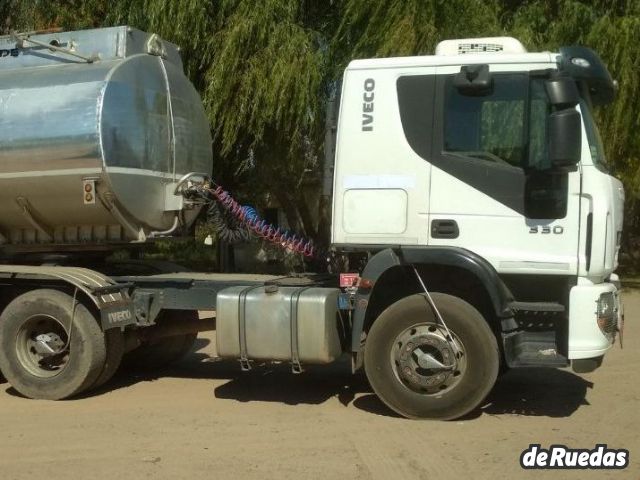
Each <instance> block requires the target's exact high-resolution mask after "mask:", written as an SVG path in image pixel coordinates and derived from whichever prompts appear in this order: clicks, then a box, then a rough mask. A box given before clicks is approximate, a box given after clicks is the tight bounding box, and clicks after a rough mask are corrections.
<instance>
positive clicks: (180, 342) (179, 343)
mask: <svg viewBox="0 0 640 480" xmlns="http://www.w3.org/2000/svg"><path fill="white" fill-rule="evenodd" d="M178 316H180V317H182V318H183V319H184V320H186V321H188V320H191V319H194V318H195V319H197V317H198V312H197V311H182V310H175V311H172V310H166V311H163V312H161V313H160V316H159V318H158V319H157V320H156V323H157V324H158V325H160V324H162V322H164V321H168V320H172V319H175V318H176V317H178ZM149 328H154V327H149ZM197 338H198V334H197V333H188V334H184V335H174V336H171V337H163V338H160V339H158V340H155V341H153V342H146V343H143V344H142V345H140V346H139V347H138V348H136V349H135V350H133V351H131V352H129V353H127V354H126V355H125V358H124V360H123V363H124V364H125V365H126V368H127V369H129V370H143V371H144V370H157V369H159V368H164V367H167V366H169V365H171V364H173V363H175V362H178V361H179V360H181V359H182V358H183V357H184V356H185V355H186V354H187V353H189V352H190V351H191V349H192V348H193V345H194V343H195V341H196V339H197Z"/></svg>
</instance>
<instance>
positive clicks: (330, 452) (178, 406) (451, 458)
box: [0, 292, 640, 480]
mask: <svg viewBox="0 0 640 480" xmlns="http://www.w3.org/2000/svg"><path fill="white" fill-rule="evenodd" d="M625 305H626V318H627V325H626V331H625V338H624V340H625V348H624V350H620V348H619V347H618V346H617V347H616V348H615V349H614V350H613V351H612V352H610V353H609V354H608V355H607V357H606V359H605V364H604V365H603V367H602V368H601V369H599V370H597V371H596V372H594V373H592V374H588V375H583V376H577V375H575V374H573V373H572V372H571V371H569V370H517V371H511V372H509V373H508V374H507V375H505V376H504V377H503V378H502V379H501V380H500V381H499V382H498V384H497V385H496V387H495V389H494V391H493V392H492V393H491V394H490V396H489V398H488V399H487V401H486V402H485V404H484V406H483V407H482V409H480V410H479V411H477V412H475V413H474V414H473V415H470V416H469V418H466V419H464V420H461V421H454V422H424V421H422V422H421V421H409V420H405V419H402V418H397V417H396V416H394V415H393V414H391V413H390V412H389V411H388V410H387V409H386V408H385V407H384V406H383V405H382V404H381V403H380V402H379V401H378V400H377V398H376V397H375V396H374V395H373V394H372V393H371V391H370V390H369V388H368V386H367V384H366V381H364V380H363V379H362V378H357V377H355V378H354V377H352V376H351V375H350V374H349V370H348V365H347V364H341V365H336V366H331V367H327V368H315V369H313V370H311V371H308V372H306V373H304V374H302V375H299V376H293V375H291V374H289V373H288V370H287V368H284V367H283V368H269V369H266V368H265V369H258V370H256V371H254V372H252V373H250V374H241V372H239V367H238V365H237V364H236V363H234V362H219V361H216V360H215V358H214V355H215V349H214V343H215V342H212V341H211V336H208V337H206V338H202V339H199V340H198V343H197V346H196V351H194V352H193V353H192V354H190V356H189V357H187V358H186V359H185V360H184V361H183V362H181V363H180V364H179V365H177V366H175V367H173V368H171V369H170V370H167V371H163V372H159V373H158V374H157V375H156V376H153V377H142V376H136V375H132V374H126V373H122V374H119V375H118V377H116V379H115V380H114V381H113V382H112V383H111V384H110V385H109V386H107V387H106V388H104V389H103V390H101V391H100V392H97V393H96V394H94V395H92V396H89V397H85V398H80V399H76V400H72V401H65V402H46V401H35V400H27V399H24V398H21V397H19V396H18V395H17V394H16V393H15V392H14V391H13V390H12V389H11V388H10V387H9V386H8V385H7V384H3V385H0V429H1V430H0V431H1V432H2V433H1V434H0V478H1V479H3V480H8V479H14V478H30V479H36V478H37V479H42V480H49V479H58V478H65V479H71V478H73V479H75V478H87V479H89V478H91V479H119V480H120V479H125V478H136V479H139V478H171V479H182V478H185V479H200V478H203V479H204V478H206V479H208V480H211V479H216V478H242V479H252V478H259V479H265V478H278V479H281V478H298V479H306V478H321V479H333V478H342V479H344V478H348V479H368V478H372V479H388V478H402V479H410V478H424V479H427V478H428V479H448V478H456V479H457V478H464V477H467V478H474V479H502V478H505V479H506V478H508V479H513V478H542V479H546V478H558V479H565V478H576V479H577V478H581V479H582V478H586V479H590V478H593V479H596V478H597V479H602V478H616V479H618V478H620V479H622V478H629V479H636V480H637V479H639V478H640V412H639V410H640V402H639V401H640V381H639V380H640V374H639V373H638V368H639V367H640V349H639V348H638V345H639V343H640V325H639V324H638V322H637V319H638V312H640V292H630V293H626V294H625ZM530 443H541V444H542V445H543V446H549V445H550V444H564V445H567V446H570V447H572V448H593V447H594V445H595V444H596V443H607V444H608V445H609V447H610V448H626V449H628V450H629V451H630V460H631V464H630V466H629V467H628V468H627V469H626V470H622V471H608V472H602V471H600V472H599V471H572V472H567V471H561V470H556V471H523V470H522V469H521V468H520V466H519V457H520V453H521V452H522V451H523V450H524V449H525V448H527V447H528V445H529V444H530Z"/></svg>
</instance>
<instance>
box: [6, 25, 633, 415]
mask: <svg viewBox="0 0 640 480" xmlns="http://www.w3.org/2000/svg"><path fill="white" fill-rule="evenodd" d="M614 94H615V82H613V80H612V78H611V76H610V74H609V73H608V71H607V69H606V67H605V65H604V64H603V62H602V61H601V60H600V58H599V57H598V56H597V55H596V53H594V52H593V51H591V50H590V49H588V48H585V47H578V46H571V47H562V48H559V49H558V50H557V51H554V52H540V53H531V52H527V50H526V49H525V48H524V47H523V45H522V44H521V43H520V42H519V41H517V40H515V39H513V38H504V37H500V38H478V39H464V40H446V41H443V42H441V43H440V44H439V45H438V46H437V49H436V51H435V54H434V55H426V56H417V57H402V58H378V59H368V60H354V61H352V62H351V63H350V64H349V65H348V67H347V68H346V70H345V72H344V76H343V79H342V82H341V92H340V94H339V96H338V100H337V106H336V108H335V109H331V108H330V109H329V111H330V112H331V111H333V112H334V115H329V120H330V121H329V122H328V134H327V140H328V141H327V146H326V149H327V152H328V154H327V162H326V163H327V164H326V165H325V168H326V171H327V172H329V173H330V174H331V175H330V177H329V178H330V179H331V188H330V189H329V190H330V192H329V193H330V194H331V199H332V200H331V201H332V223H331V225H332V226H331V238H330V242H329V243H330V250H329V252H328V253H327V257H333V258H336V257H338V258H340V259H343V261H342V262H334V265H335V264H340V265H343V267H342V268H341V269H336V268H335V266H334V267H332V268H330V269H329V273H327V272H326V271H325V272H319V273H318V274H308V275H292V276H291V277H284V278H283V277H274V276H264V275H247V274H243V275H240V274H205V273H195V272H189V271H186V272H185V271H179V269H176V268H173V267H171V266H170V265H169V266H166V265H164V266H163V265H158V264H145V263H144V262H133V261H130V262H120V263H118V262H108V261H106V260H105V259H106V258H107V257H108V256H109V254H110V253H111V252H112V251H113V250H114V249H117V248H122V247H123V246H126V245H138V246H140V245H143V244H145V243H148V242H152V241H154V239H155V238H161V237H175V236H184V235H188V234H189V232H190V231H191V227H192V225H193V223H194V222H195V221H196V219H197V218H198V216H199V214H200V212H201V211H202V210H203V206H205V204H206V203H207V201H219V202H220V205H221V206H222V208H229V209H231V210H233V211H232V212H231V213H232V214H238V216H239V221H245V222H248V223H251V222H253V221H255V215H254V214H255V212H254V214H252V215H253V216H252V217H251V218H248V217H249V215H248V214H247V212H246V211H244V210H242V209H238V208H237V204H236V203H234V202H233V201H230V200H229V197H228V196H226V195H227V194H226V192H222V193H221V190H220V187H218V186H217V185H216V184H215V175H214V172H215V171H216V169H215V165H214V164H213V159H212V158H213V156H212V151H211V149H212V147H211V135H210V131H211V130H215V129H216V125H209V123H208V121H207V118H206V116H205V112H204V109H203V106H202V103H201V100H200V98H199V96H198V93H197V92H196V90H195V89H194V87H193V86H192V85H191V83H190V82H189V81H188V79H187V78H186V76H185V74H184V71H183V66H182V63H181V58H180V51H179V48H178V47H177V46H175V45H173V44H171V43H169V42H167V41H165V40H163V39H161V38H159V37H158V36H157V35H153V34H147V33H144V32H141V31H139V30H136V29H133V28H129V27H126V26H123V27H115V28H105V29H97V30H86V31H77V32H44V33H42V32H31V33H25V34H17V33H13V34H11V35H9V36H6V37H2V38H0V252H1V257H0V258H1V264H0V312H1V315H0V370H1V371H2V374H3V375H4V376H5V377H6V378H7V380H8V381H9V382H10V384H11V385H12V386H13V387H14V388H15V389H16V390H17V391H18V392H20V393H21V394H22V395H24V396H27V397H31V398H41V399H52V400H58V399H64V398H68V397H72V396H74V395H78V394H79V393H81V392H84V391H88V390H91V389H94V388H96V387H97V386H99V385H101V384H103V383H105V382H107V381H108V380H109V379H110V378H111V376H112V375H113V374H114V372H115V371H116V370H117V369H118V367H119V365H120V363H121V361H122V359H123V357H124V358H128V359H129V361H135V362H141V363H144V362H149V363H154V362H156V363H157V362H163V361H164V362H168V361H171V360H174V359H176V358H178V357H179V356H180V355H182V354H184V353H185V352H186V351H188V350H189V349H190V347H191V346H192V344H193V341H194V339H195V336H196V334H197V332H198V331H203V330H211V329H213V328H215V329H216V344H217V345H216V346H217V354H218V355H219V356H220V357H223V358H229V359H236V360H238V361H239V366H240V368H242V369H243V370H251V369H252V368H255V367H256V366H257V365H259V364H261V363H264V362H272V361H274V362H285V363H290V365H291V369H292V371H293V372H294V373H295V372H301V371H302V370H303V369H304V368H305V366H306V365H312V364H326V363H330V362H334V361H336V360H337V359H338V358H340V357H343V356H345V355H348V356H350V357H351V365H352V370H353V371H354V372H356V371H359V370H361V369H364V371H365V373H366V375H367V378H368V380H369V382H370V384H371V387H372V388H373V390H374V391H375V393H376V394H377V395H378V396H379V397H380V399H381V400H382V401H383V402H384V403H385V404H386V405H388V406H389V407H390V408H391V409H393V410H394V411H396V412H398V413H400V414H401V415H404V416H406V417H410V418H434V419H453V418H458V417H460V416H462V415H464V414H466V413H468V412H470V411H471V410H473V409H474V408H477V407H478V406H479V405H480V404H481V402H482V401H483V399H484V398H485V396H486V395H487V394H488V392H489V391H490V390H491V389H492V387H493V385H494V383H495V382H496V379H497V378H498V375H499V372H502V371H504V370H506V369H508V368H519V367H551V368H562V367H567V366H570V365H571V366H572V367H573V369H574V370H575V371H576V372H588V371H592V370H594V369H595V368H597V367H598V366H600V364H601V363H602V359H603V357H604V355H605V354H606V352H607V351H608V350H609V349H610V348H611V347H612V344H613V343H614V339H615V336H616V333H617V332H618V331H619V330H620V328H621V327H622V319H623V314H622V305H621V302H620V298H619V282H618V277H617V276H616V275H615V273H614V271H615V269H616V267H617V262H618V250H619V247H620V237H621V231H622V217H623V202H624V191H623V188H622V185H621V183H620V182H619V181H618V180H616V179H615V178H614V177H613V176H612V175H611V174H610V173H609V170H608V167H607V162H606V159H605V155H604V149H603V145H602V139H601V138H600V136H599V134H598V129H597V126H596V123H595V122H594V109H595V108H597V107H599V106H604V105H606V104H608V103H610V102H611V101H613V99H614ZM600 108H603V107H600ZM604 108H606V107H604ZM247 228H249V227H247ZM272 233H273V232H272ZM267 237H271V240H273V239H274V238H276V237H277V235H275V234H273V235H271V234H270V233H269V232H267ZM277 238H280V237H277ZM283 243H284V245H285V246H286V247H287V248H290V247H291V245H292V244H291V242H289V243H287V242H283ZM294 243H295V242H294ZM306 253H308V252H306ZM198 311H215V318H209V319H204V320H201V319H200V318H199V317H198V315H197V312H198ZM247 375H251V373H247Z"/></svg>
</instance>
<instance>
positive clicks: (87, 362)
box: [0, 289, 107, 400]
mask: <svg viewBox="0 0 640 480" xmlns="http://www.w3.org/2000/svg"><path fill="white" fill-rule="evenodd" d="M106 358H107V345H106V342H105V337H104V334H103V332H102V330H101V329H100V326H99V325H98V322H97V321H96V319H95V318H94V316H93V315H92V314H91V312H90V311H89V310H88V309H87V308H86V307H85V306H84V305H83V304H82V303H80V302H78V301H77V300H75V301H74V299H73V297H71V296H70V295H67V294H66V293H64V292H60V291H58V290H49V289H39V290H32V291H30V292H27V293H25V294H22V295H20V296H19V297H17V298H16V299H14V300H13V301H12V302H11V303H10V304H9V305H8V306H7V307H6V308H5V310H4V311H3V312H2V315H0V369H1V370H2V373H4V375H5V377H6V378H7V380H8V381H9V383H11V385H12V386H13V388H15V389H16V390H17V391H18V392H19V393H21V394H22V395H24V396H26V397H30V398H38V399H46V400H61V399H64V398H68V397H71V396H73V395H76V394H78V393H80V392H82V391H83V390H85V389H87V388H88V387H90V386H91V385H92V384H93V383H94V382H95V381H96V379H98V377H99V376H100V373H101V372H102V371H103V369H104V366H105V360H106Z"/></svg>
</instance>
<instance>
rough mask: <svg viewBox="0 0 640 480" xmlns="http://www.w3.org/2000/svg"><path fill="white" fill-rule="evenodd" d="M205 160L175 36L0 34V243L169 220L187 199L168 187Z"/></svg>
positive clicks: (197, 106)
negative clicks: (172, 39) (166, 38)
mask: <svg viewBox="0 0 640 480" xmlns="http://www.w3.org/2000/svg"><path fill="white" fill-rule="evenodd" d="M212 162H213V160H212V152H211V135H210V130H209V124H208V120H207V117H206V115H205V111H204V108H203V106H202V102H201V99H200V97H199V95H198V93H197V92H196V90H195V88H194V87H193V85H192V84H191V83H190V82H189V80H188V79H187V77H186V76H185V74H184V71H183V66H182V61H181V58H180V53H179V49H178V47H176V46H175V45H173V44H171V43H169V42H166V41H164V40H162V39H160V38H159V37H158V36H157V35H153V34H148V33H144V32H141V31H139V30H136V29H133V28H130V27H126V26H122V27H113V28H103V29H95V30H84V31H77V32H64V33H49V34H32V35H18V36H13V37H0V245H4V246H5V247H6V246H19V247H20V249H22V250H29V249H30V248H33V249H40V250H41V249H43V247H46V246H48V247H51V248H53V249H55V247H56V246H63V245H64V246H65V248H66V249H68V248H69V247H70V246H74V245H75V246H79V247H82V246H87V245H101V244H117V243H122V242H143V241H145V240H146V239H147V238H149V237H152V236H154V235H158V234H159V233H160V232H162V233H164V234H168V233H169V232H177V231H179V228H176V227H179V226H183V227H188V226H189V224H191V223H192V222H193V221H194V219H195V217H196V216H197V213H198V208H197V207H196V206H194V205H189V204H185V202H184V200H183V199H182V197H181V196H180V195H175V194H174V192H175V190H176V187H178V183H179V181H180V180H181V179H182V178H184V177H185V176H187V174H189V173H192V172H196V173H199V174H207V175H209V174H211V171H212ZM193 178H194V179H195V178H202V177H201V176H200V177H199V176H198V175H194V176H193Z"/></svg>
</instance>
